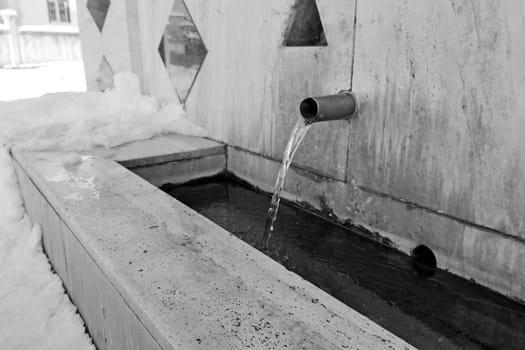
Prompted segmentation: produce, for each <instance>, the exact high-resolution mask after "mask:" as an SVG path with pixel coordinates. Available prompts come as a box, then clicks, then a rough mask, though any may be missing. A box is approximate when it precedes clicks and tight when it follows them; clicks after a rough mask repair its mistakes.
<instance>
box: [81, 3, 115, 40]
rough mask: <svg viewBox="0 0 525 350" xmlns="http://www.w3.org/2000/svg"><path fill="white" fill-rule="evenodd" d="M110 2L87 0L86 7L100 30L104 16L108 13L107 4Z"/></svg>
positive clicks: (104, 19)
mask: <svg viewBox="0 0 525 350" xmlns="http://www.w3.org/2000/svg"><path fill="white" fill-rule="evenodd" d="M110 4H111V1H110V0H88V1H87V4H86V6H87V9H88V11H89V13H90V14H91V17H93V20H94V21H95V24H96V25H97V27H98V30H99V31H100V32H102V28H103V27H104V22H105V21H106V16H107V14H108V10H109V5H110Z"/></svg>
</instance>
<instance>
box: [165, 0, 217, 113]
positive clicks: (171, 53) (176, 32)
mask: <svg viewBox="0 0 525 350" xmlns="http://www.w3.org/2000/svg"><path fill="white" fill-rule="evenodd" d="M158 50H159V54H160V57H161V58H162V61H163V62H164V65H165V66H166V70H167V71H168V76H169V78H170V80H171V85H172V87H173V89H174V90H175V92H176V93H177V95H178V96H179V99H180V100H181V102H183V103H184V102H185V101H186V99H187V97H188V94H189V93H190V91H191V88H192V86H193V83H194V82H195V79H196V77H197V75H198V73H199V70H200V68H201V66H202V63H203V62H204V58H205V57H206V54H207V53H208V50H207V49H206V45H204V42H203V41H202V38H201V35H200V34H199V31H198V30H197V27H196V26H195V23H194V22H193V19H192V18H191V15H190V13H189V12H188V8H187V7H186V4H185V3H184V1H183V0H175V2H174V4H173V7H172V9H171V13H170V16H169V19H168V24H167V25H166V28H165V29H164V34H163V35H162V39H161V41H160V44H159V48H158Z"/></svg>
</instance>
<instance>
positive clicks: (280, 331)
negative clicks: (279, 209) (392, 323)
mask: <svg viewBox="0 0 525 350" xmlns="http://www.w3.org/2000/svg"><path fill="white" fill-rule="evenodd" d="M226 152H227V151H226V148H225V146H224V145H222V144H220V143H217V142H214V141H210V140H206V139H200V138H191V137H183V136H166V137H161V138H156V139H153V140H148V141H141V142H137V143H132V144H129V145H125V146H123V147H120V148H117V149H114V150H94V151H92V152H86V153H83V154H71V153H57V152H51V151H49V152H48V151H46V152H22V151H19V150H16V149H15V150H13V152H12V155H13V159H14V163H15V167H16V172H17V175H18V179H19V185H20V189H21V192H22V196H23V198H24V201H25V205H26V209H27V212H28V214H29V216H30V217H31V219H32V220H33V221H34V222H38V223H39V224H40V225H41V227H42V231H43V245H44V249H45V252H46V254H47V255H48V257H49V259H50V261H51V263H52V265H53V267H54V268H55V270H56V272H57V273H58V274H59V275H60V277H61V278H62V281H63V283H64V286H65V288H66V290H67V292H68V294H69V296H70V298H71V299H72V301H73V302H74V303H75V305H76V306H77V307H78V310H79V313H80V314H81V316H82V317H83V319H84V321H85V323H86V326H87V328H88V331H89V333H90V334H91V336H92V338H93V341H94V342H95V344H96V346H97V348H98V349H240V348H255V349H283V348H288V349H379V348H394V349H410V348H412V346H410V345H409V344H407V343H406V342H404V341H403V340H401V339H399V338H398V337H396V336H394V335H393V334H391V333H390V332H388V331H386V330H385V329H383V328H381V327H380V326H378V325H377V324H375V323H373V322H372V321H370V320H369V319H368V318H366V317H364V316H363V315H361V314H359V313H357V312H356V311H354V310H352V309H351V308H349V307H348V306H346V305H345V304H343V303H341V302H339V301H338V300H336V299H335V298H333V297H331V296H330V295H329V294H327V293H325V292H323V291H322V290H320V289H319V288H317V287H316V286H314V285H312V284H311V283H309V282H307V281H305V280H304V279H302V278H301V277H299V276H298V275H296V274H294V273H292V272H290V271H288V270H286V269H285V268H284V267H283V266H281V265H280V264H278V263H276V262H275V261H273V260H272V259H270V258H269V257H267V256H265V255H264V254H262V253H260V252H259V251H257V250H256V249H254V248H252V247H251V246H249V245H248V244H246V243H244V242H242V241H241V240H240V239H238V238H237V237H235V236H233V235H232V234H231V233H229V232H227V231H225V230H224V229H222V228H220V227H219V226H217V225H216V224H214V223H212V222H211V221H209V220H208V219H206V218H204V217H202V216H201V215H199V214H198V213H196V212H195V211H193V210H192V209H190V208H188V207H186V206H185V205H183V204H182V203H180V202H179V201H177V200H176V199H174V198H172V197H170V196H169V195H167V194H165V193H163V192H162V191H160V190H159V189H157V188H156V187H155V186H154V185H153V184H155V185H160V184H163V183H167V182H172V183H173V182H186V181H189V180H192V179H196V178H200V177H205V176H211V175H214V174H217V173H220V172H222V171H224V170H225V169H226ZM123 165H125V166H126V167H129V168H130V169H133V171H134V172H136V174H135V173H134V172H132V171H130V170H128V169H127V168H126V167H124V166H123ZM137 174H138V175H140V176H138V175H137ZM146 180H148V181H146ZM152 183H153V184H152Z"/></svg>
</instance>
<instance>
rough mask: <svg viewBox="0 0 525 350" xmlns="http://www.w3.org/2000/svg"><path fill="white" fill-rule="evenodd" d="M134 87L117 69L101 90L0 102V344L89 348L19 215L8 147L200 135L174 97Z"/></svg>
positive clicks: (35, 236) (36, 239)
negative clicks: (160, 97)
mask: <svg viewBox="0 0 525 350" xmlns="http://www.w3.org/2000/svg"><path fill="white" fill-rule="evenodd" d="M2 74H3V73H2ZM2 85H3V84H2ZM139 86H140V84H139V81H138V78H137V77H136V76H135V75H133V74H131V73H119V74H117V75H115V88H114V89H112V90H108V91H106V92H105V93H102V92H82V93H81V92H67V93H54V94H47V95H44V96H42V97H40V98H32V99H25V100H17V101H8V102H0V198H1V201H0V212H1V214H0V260H1V261H2V265H1V267H0V349H57V350H60V349H79V350H82V349H94V347H93V345H92V344H91V340H90V338H89V336H88V335H87V334H86V333H85V329H84V325H83V323H82V319H81V318H80V317H79V315H78V314H77V313H76V308H75V307H74V305H73V304H71V302H70V301H69V299H68V297H67V295H66V294H65V292H64V290H63V287H62V284H61V281H60V279H59V277H58V276H57V275H56V274H54V273H53V272H52V271H51V266H50V265H49V262H48V260H47V258H46V256H45V254H44V253H43V251H42V246H41V240H40V239H41V233H40V228H39V226H38V224H32V223H31V222H30V220H29V218H28V217H27V214H26V213H25V210H24V208H23V201H22V199H21V196H20V193H19V191H18V185H17V180H16V176H15V173H14V170H13V166H12V163H11V159H10V156H9V148H10V147H11V146H13V145H16V146H17V147H21V148H23V149H28V150H43V149H60V150H67V151H72V150H74V151H82V150H87V149H91V148H94V147H100V146H102V147H112V146H117V145H120V144H123V143H127V142H130V141H134V140H140V139H148V138H151V137H154V136H156V135H161V134H166V133H181V134H186V135H195V136H206V135H207V133H206V131H205V130H203V129H202V128H200V127H197V126H195V125H194V124H192V123H191V122H190V121H189V120H187V119H186V117H185V114H184V110H183V108H182V106H181V105H180V104H178V102H177V103H171V104H165V105H163V104H161V103H159V102H158V101H156V100H155V99H154V98H153V97H149V96H144V95H142V94H141V93H140V88H139ZM0 96H1V95H0Z"/></svg>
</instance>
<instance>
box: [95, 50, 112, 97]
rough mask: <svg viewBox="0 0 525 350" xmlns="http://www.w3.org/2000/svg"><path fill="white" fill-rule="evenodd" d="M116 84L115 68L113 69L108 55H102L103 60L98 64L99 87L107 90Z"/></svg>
mask: <svg viewBox="0 0 525 350" xmlns="http://www.w3.org/2000/svg"><path fill="white" fill-rule="evenodd" d="M114 86H115V85H114V83H113V69H111V66H110V65H109V62H108V60H107V59H106V57H105V56H102V60H101V61H100V65H99V66H98V74H97V88H98V89H99V90H100V91H105V90H106V89H109V88H112V87H114Z"/></svg>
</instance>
